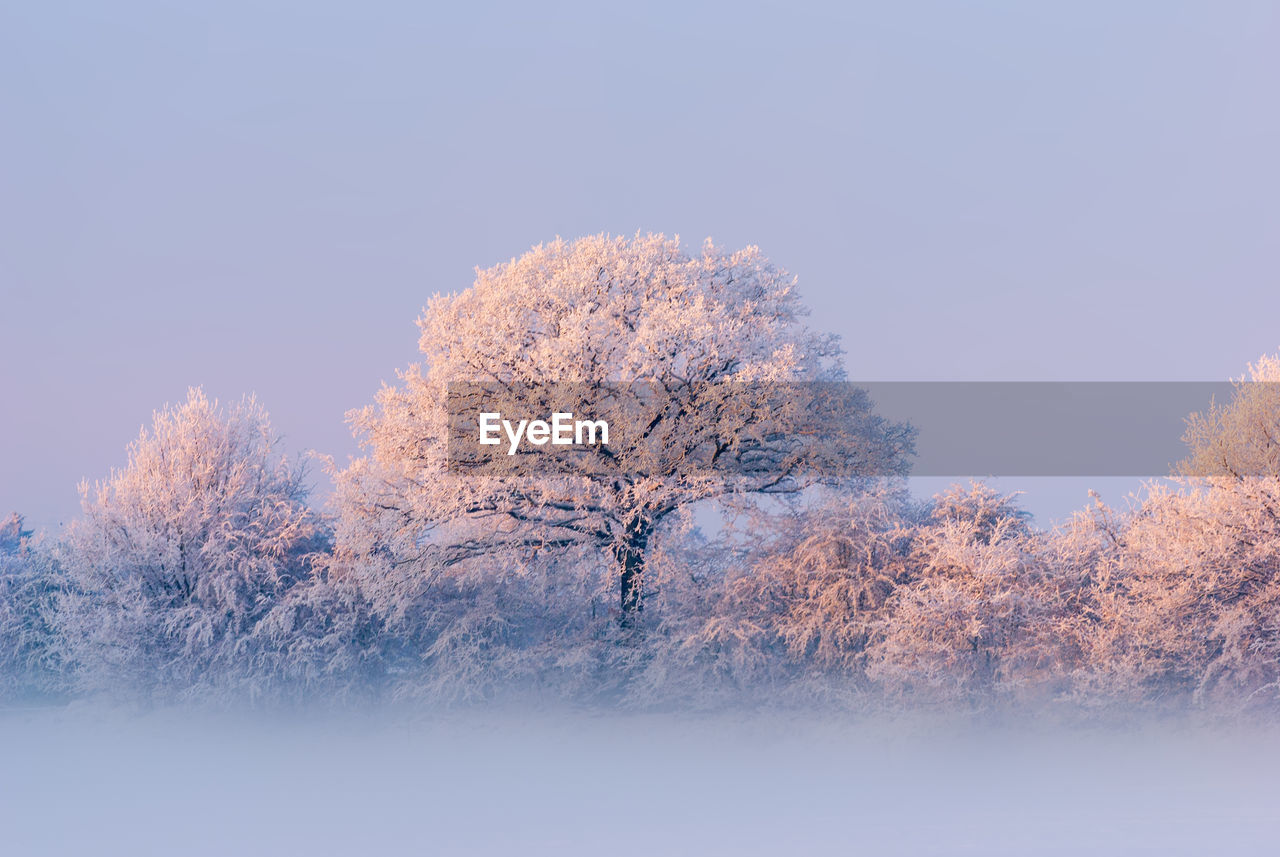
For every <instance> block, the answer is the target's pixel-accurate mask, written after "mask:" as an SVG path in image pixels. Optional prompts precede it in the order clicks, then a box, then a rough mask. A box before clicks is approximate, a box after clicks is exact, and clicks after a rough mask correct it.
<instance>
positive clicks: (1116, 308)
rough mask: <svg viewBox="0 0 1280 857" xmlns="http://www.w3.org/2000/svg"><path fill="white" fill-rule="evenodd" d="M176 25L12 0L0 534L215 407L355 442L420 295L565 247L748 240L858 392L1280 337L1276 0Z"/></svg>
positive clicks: (66, 501)
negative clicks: (151, 424) (177, 417)
mask: <svg viewBox="0 0 1280 857" xmlns="http://www.w3.org/2000/svg"><path fill="white" fill-rule="evenodd" d="M178 5H186V6H189V5H191V4H170V3H161V2H154V3H138V2H115V3H110V4H106V3H96V2H90V3H62V2H40V3H13V2H10V3H5V4H3V7H2V10H0V80H3V81H4V83H3V85H0V123H2V124H0V128H2V131H0V150H2V151H3V158H0V290H2V295H0V297H2V300H0V361H2V364H3V366H4V373H3V379H2V380H0V401H2V402H3V403H4V404H3V407H4V418H3V421H2V422H0V449H2V450H3V452H2V453H0V513H4V512H7V510H8V509H10V508H14V509H19V510H23V511H25V512H26V513H27V514H28V516H29V518H30V519H31V520H32V521H33V522H34V523H36V524H38V525H42V526H52V525H56V524H57V522H59V521H63V520H66V519H68V518H69V517H70V516H72V515H74V514H75V511H76V509H77V502H78V501H77V495H76V490H75V485H76V483H77V482H78V481H79V480H80V479H81V478H82V477H86V476H87V477H90V478H97V477H99V476H102V475H104V474H105V473H106V472H107V470H108V469H109V468H110V467H111V466H113V465H119V464H121V463H123V461H124V446H125V444H126V443H127V442H128V441H129V440H131V439H132V438H133V437H134V436H135V435H136V433H137V430H138V428H139V426H140V425H141V424H142V423H144V422H146V421H147V420H148V419H149V415H150V413H151V411H152V410H153V409H154V408H156V407H158V406H160V405H162V404H163V403H164V402H166V401H172V400H177V399H180V398H182V397H183V395H184V391H185V389H186V387H187V386H188V385H193V384H202V385H204V386H205V388H206V389H207V390H208V391H209V392H210V393H211V394H213V395H216V396H219V397H222V398H236V397H239V396H240V395H241V394H242V393H246V392H256V393H257V394H258V395H259V397H260V398H261V399H262V400H263V401H264V403H265V404H266V405H267V407H268V408H269V409H270V410H271V413H272V415H273V417H274V418H275V422H276V424H277V427H278V428H279V430H281V431H282V432H283V433H285V434H286V435H287V437H288V439H289V443H290V444H291V446H293V447H294V448H302V447H314V448H317V449H319V450H322V451H325V452H330V453H335V454H337V455H339V456H340V457H345V455H346V454H348V453H349V452H351V451H353V450H354V447H353V445H352V443H351V441H350V439H349V434H348V432H347V430H346V428H345V426H344V425H343V421H342V415H343V412H344V411H345V410H346V409H348V408H352V407H356V406H359V405H362V404H364V403H366V402H368V401H369V400H370V399H371V397H372V395H373V393H374V391H375V390H376V389H377V387H378V385H379V383H380V382H381V381H382V380H388V381H389V380H392V379H393V375H394V371H395V369H396V368H397V367H400V366H403V365H405V364H407V363H408V362H409V361H411V360H412V359H413V358H414V356H415V346H416V339H417V334H416V330H415V328H414V326H413V321H414V319H415V317H416V316H417V314H418V311H419V309H420V308H421V306H422V305H423V303H424V302H425V301H426V299H427V298H428V297H429V296H430V295H431V294H432V293H433V292H435V291H449V290H454V289H458V288H464V287H466V286H467V285H469V283H470V281H471V269H472V267H473V266H475V265H477V264H480V265H489V264H493V263H495V262H498V261H502V260H505V259H507V258H510V257H511V256H512V255H515V254H518V253H520V252H521V251H522V250H523V249H525V248H527V247H528V246H529V245H531V244H534V243H536V242H539V241H542V240H545V239H549V238H552V237H554V236H555V235H557V234H559V235H564V236H566V237H569V236H576V235H580V234H585V233H592V232H598V231H612V232H621V233H632V232H634V231H636V230H637V229H643V230H655V231H666V232H668V233H671V232H678V233H679V234H680V235H681V236H682V237H684V238H685V239H686V240H688V241H690V242H692V243H697V242H700V241H701V239H703V238H704V237H706V236H707V235H711V236H714V237H715V238H716V239H717V240H718V241H719V242H722V243H724V244H727V245H741V244H745V243H756V244H759V245H760V246H761V247H762V248H764V250H765V251H766V252H767V253H768V254H769V255H771V256H772V257H773V258H774V259H775V260H776V261H777V262H779V263H780V264H782V265H784V266H786V267H788V268H789V269H791V270H792V271H794V272H795V273H796V274H798V275H799V276H800V278H801V284H802V289H803V293H804V294H805V295H806V297H807V299H808V302H809V303H810V305H811V306H812V307H813V309H814V311H815V312H814V319H813V320H814V323H815V324H816V325H818V326H820V327H822V328H825V329H828V330H833V331H835V332H837V333H839V334H841V335H842V336H843V338H844V343H845V347H846V348H847V350H848V364H849V368H850V373H851V375H852V377H854V378H865V379H884V380H890V379H936V380H946V379H975V380H994V379H1022V380H1031V379H1055V380H1063V379H1082V380H1083V379H1133V380H1146V379H1153V380H1154V379H1160V380H1163V379H1168V380H1174V379H1180V380H1197V379H1220V378H1223V377H1226V376H1230V375H1235V374H1239V373H1240V372H1241V371H1243V369H1244V366H1245V364H1246V363H1247V362H1248V361H1249V360H1251V359H1254V358H1256V357H1257V356H1258V355H1259V354H1261V353H1263V352H1265V351H1274V350H1276V349H1277V347H1278V346H1280V282H1277V279H1278V278H1277V273H1278V272H1280V244H1278V243H1277V237H1278V236H1280V202H1278V200H1280V166H1278V165H1277V152H1280V118H1278V110H1277V105H1278V104H1280V98H1278V97H1277V95H1278V93H1277V88H1278V87H1277V82H1278V81H1280V51H1277V50H1276V49H1275V48H1276V45H1277V44H1280V6H1277V4H1275V3H1246V2H1226V3H1209V2H1202V3H1174V2H1148V3H1132V2H1129V3H1114V2H1111V3H1082V2H1072V3H1060V4H1056V5H1057V6H1058V10H1057V11H1050V10H1048V9H1047V8H1046V5H1047V4H1042V3H1014V2H1009V3H985V2H966V3H955V2H952V3H934V4H928V3H877V4H860V5H857V4H846V3H840V4H830V5H810V6H804V7H800V8H797V4H794V3H775V4H765V5H747V4H741V3H734V4H725V5H720V6H699V7H697V8H691V7H690V6H688V5H687V4H670V5H656V4H635V5H634V6H632V7H629V8H627V9H625V10H614V11H609V10H607V9H604V8H601V7H600V4H591V3H582V4H574V5H551V6H548V5H545V4H511V5H495V4H457V7H456V8H453V9H446V10H438V9H429V8H428V7H427V4H409V3H404V4H378V3H360V4H350V5H349V6H348V7H346V8H345V9H343V8H336V7H332V6H330V5H327V4H318V3H314V2H306V3H304V2H296V3H288V4H271V3H257V2H255V3H243V2H220V3H216V4H215V3H210V4H205V5H206V7H207V8H206V9H205V10H204V11H193V10H192V9H190V8H188V9H179V8H174V7H175V6H178ZM464 6H465V8H463V7H464ZM1011 487H1012V486H1011ZM1071 491H1072V492H1074V493H1072V495H1071V496H1072V497H1073V498H1074V497H1075V496H1076V495H1078V494H1082V492H1083V487H1082V486H1079V485H1077V486H1075V487H1073V488H1072V489H1071ZM1043 502H1044V503H1046V504H1047V505H1045V506H1043V508H1044V509H1046V510H1050V511H1056V509H1057V507H1053V506H1052V503H1050V502H1049V500H1044V501H1043ZM1072 502H1073V503H1074V500H1072ZM1030 505H1032V507H1033V508H1034V507H1035V502H1032V503H1030Z"/></svg>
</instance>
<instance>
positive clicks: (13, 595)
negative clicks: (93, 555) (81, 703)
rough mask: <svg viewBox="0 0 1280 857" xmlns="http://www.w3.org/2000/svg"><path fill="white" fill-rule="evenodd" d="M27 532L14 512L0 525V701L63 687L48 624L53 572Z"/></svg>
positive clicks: (54, 596)
mask: <svg viewBox="0 0 1280 857" xmlns="http://www.w3.org/2000/svg"><path fill="white" fill-rule="evenodd" d="M32 535H33V534H32V533H31V532H30V531H29V530H25V529H23V526H22V517H21V516H20V515H18V514H17V513H14V514H13V515H12V516H10V517H9V519H8V520H6V521H5V522H4V523H3V524H0V703H2V702H5V701H8V700H16V699H23V698H32V697H48V696H50V695H53V694H57V693H59V692H61V691H62V690H63V689H64V688H63V675H62V671H61V664H60V661H59V658H58V648H57V645H56V636H55V632H54V628H53V618H54V610H55V607H56V601H57V596H58V592H59V589H60V580H59V575H58V570H57V566H56V564H55V563H54V561H53V558H52V557H51V555H50V553H49V551H48V550H47V549H46V547H45V545H44V543H43V541H42V540H40V539H33V538H32Z"/></svg>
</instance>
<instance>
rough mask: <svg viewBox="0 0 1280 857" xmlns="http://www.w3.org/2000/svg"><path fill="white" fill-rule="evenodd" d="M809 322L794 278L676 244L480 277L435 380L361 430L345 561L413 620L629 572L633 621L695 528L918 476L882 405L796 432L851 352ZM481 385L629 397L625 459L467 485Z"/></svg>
mask: <svg viewBox="0 0 1280 857" xmlns="http://www.w3.org/2000/svg"><path fill="white" fill-rule="evenodd" d="M805 314H806V313H805V309H804V307H803V305H802V304H801V302H800V300H799V297H798V296H797V293H796V290H795V280H794V278H793V277H791V276H789V275H787V274H786V273H784V272H783V271H782V270H780V269H778V268H777V267H775V266H774V265H773V264H772V263H770V262H769V261H768V260H767V259H766V258H765V257H764V256H762V255H761V254H760V252H759V251H758V250H757V249H756V248H754V247H751V248H747V249H745V250H740V251H736V252H726V251H723V250H720V249H718V248H716V247H714V246H712V245H711V244H710V243H709V242H708V244H707V245H706V246H705V247H704V248H703V250H702V252H701V253H698V254H694V255H689V254H686V253H685V252H684V251H683V250H682V249H681V248H680V244H679V241H678V240H673V239H667V238H665V237H663V236H661V235H645V236H637V237H635V238H633V239H625V238H615V237H607V236H603V235H601V236H595V237H590V238H583V239H580V240H576V241H572V242H565V241H559V240H558V241H556V242H554V243H551V244H546V245H542V246H538V247H535V248H533V249H532V250H531V251H530V252H528V253H526V254H525V255H523V256H521V257H520V258H518V259H514V260H512V261H511V262H509V263H507V264H503V265H498V266H496V267H493V268H490V269H488V270H484V271H479V272H478V274H477V277H476V281H475V283H474V285H473V286H472V287H471V288H469V289H467V290H465V291H463V292H461V293H458V294H453V295H443V296H441V295H438V296H436V297H434V298H433V299H432V300H431V301H430V303H429V304H428V306H427V308H426V310H425V312H424V314H423V316H422V317H421V318H420V319H419V321H418V325H419V327H420V329H421V338H420V341H419V347H420V349H421V351H422V355H423V362H422V363H421V364H419V365H414V366H412V367H410V368H409V369H408V370H407V371H405V372H403V373H401V375H400V379H401V383H400V384H399V385H398V386H395V387H385V388H384V389H383V390H382V391H381V392H380V393H379V395H378V398H377V404H376V406H373V407H369V408H366V409H365V410H363V411H360V412H358V413H355V414H354V415H353V417H352V420H353V423H354V426H355V428H356V430H357V431H358V433H359V434H360V435H361V436H362V439H363V443H364V446H365V449H366V450H367V453H368V454H367V456H366V457H364V458H362V459H359V460H357V461H355V462H354V463H353V464H352V465H351V466H350V467H349V468H348V469H347V470H346V471H345V472H344V473H342V474H341V478H340V480H339V482H340V485H339V489H340V497H341V500H342V510H343V512H342V522H341V524H340V528H339V540H340V543H341V545H342V546H343V548H344V549H345V550H348V551H351V552H353V553H356V554H360V555H362V556H364V557H365V558H366V562H365V564H366V567H373V566H375V565H376V568H377V570H376V573H375V574H373V575H372V576H373V577H374V578H375V580H374V581H373V582H372V583H371V586H372V587H373V588H374V589H375V590H378V591H379V592H380V593H381V594H382V596H384V597H385V598H387V599H390V600H391V601H393V602H397V603H403V602H404V600H405V599H413V598H415V597H417V596H418V595H420V594H421V592H422V591H423V590H424V588H426V587H427V586H429V585H431V584H432V583H433V582H437V581H439V579H440V577H441V575H458V574H464V573H465V570H466V569H468V568H470V569H475V568H477V567H480V569H481V571H482V572H484V573H489V572H492V571H494V570H495V569H510V568H513V567H516V566H518V565H519V564H520V563H522V562H524V561H527V560H528V559H529V558H531V557H534V556H536V555H539V554H542V555H545V554H546V552H548V551H553V552H559V553H562V554H565V553H568V554H573V555H575V556H577V557H579V558H580V559H581V561H583V562H587V563H595V564H597V565H599V566H602V567H605V568H609V569H611V570H612V573H613V574H614V575H616V583H615V584H614V585H615V586H616V587H617V590H616V591H617V592H618V598H619V600H618V607H619V609H620V611H621V614H622V616H623V617H624V619H626V618H628V617H630V616H633V615H634V614H635V613H636V612H637V611H639V610H640V608H641V604H642V600H641V599H642V580H643V577H644V572H645V563H646V557H647V556H648V555H649V554H650V553H651V550H652V548H653V542H654V539H655V536H656V534H657V533H659V531H660V529H661V528H662V527H663V525H664V523H665V522H666V521H668V520H669V519H671V518H672V517H673V516H675V515H676V513H677V512H679V511H681V510H683V509H687V508H688V507H689V506H691V505H692V504H695V503H698V502H700V501H704V500H708V499H711V498H717V497H722V496H725V495H728V494H790V493H795V492H799V491H802V490H803V489H804V488H805V487H806V486H809V485H812V484H814V483H816V482H818V481H821V480H824V479H838V478H841V477H848V476H850V475H851V474H853V473H876V474H886V473H895V472H901V471H902V469H903V468H904V466H905V465H904V454H905V453H906V451H907V450H908V449H909V448H910V433H909V430H908V429H907V428H906V427H904V426H896V425H889V424H886V423H884V422H883V421H881V420H879V419H878V418H876V417H875V416H874V415H873V414H872V413H871V410H870V403H869V402H868V401H867V400H866V399H865V397H862V398H858V397H856V396H855V397H853V399H852V400H849V401H845V402H844V403H843V411H842V412H841V413H842V416H843V417H845V418H847V422H843V423H841V424H840V425H838V426H835V427H832V430H831V431H829V432H825V433H822V434H816V435H815V434H808V435H806V434H802V433H800V432H788V431H786V427H787V426H788V424H789V421H791V420H797V419H798V418H799V417H802V416H804V415H807V414H811V413H812V412H813V411H814V407H813V405H814V402H813V400H812V398H811V396H812V395H813V392H812V391H815V390H817V389H819V386H818V385H817V384H814V385H813V386H809V387H806V386H802V385H804V384H808V383H810V382H827V381H838V380H840V379H841V378H842V377H843V376H842V371H841V368H840V363H839V350H838V347H837V344H836V342H835V340H834V339H833V338H832V337H830V336H823V335H819V334H816V333H814V332H813V331H811V330H809V329H808V328H807V327H806V326H805V325H804V323H803V318H804V316H805ZM464 383H470V384H476V385H487V389H493V390H497V391H498V392H500V393H501V395H502V396H504V397H506V400H507V401H509V402H515V403H517V404H518V405H519V406H523V407H533V406H536V405H537V404H539V403H541V404H543V405H549V406H553V407H554V406H557V405H559V406H560V407H563V408H564V410H571V409H572V406H570V407H565V404H571V403H564V402H563V401H556V397H557V395H563V396H568V397H570V398H572V399H573V401H574V402H576V403H581V404H582V405H583V406H586V407H602V406H604V404H605V403H608V402H614V403H616V402H618V401H619V400H622V399H625V400H627V402H628V405H627V406H626V407H621V408H618V409H617V410H616V411H615V412H614V413H615V416H616V417H617V419H619V420H620V421H621V422H622V424H621V425H613V424H611V426H610V429H611V432H613V433H614V434H615V436H617V437H620V438H623V439H625V442H624V443H622V444H620V445H619V444H615V445H612V446H610V447H609V448H608V449H605V448H603V447H598V448H597V449H596V450H595V452H594V453H593V454H592V455H591V456H590V458H589V466H584V467H581V468H567V469H566V468H562V467H556V466H548V467H546V468H545V469H543V470H537V469H536V468H532V469H531V468H530V467H529V466H528V462H527V461H526V460H524V459H523V457H521V456H514V457H512V458H511V461H510V469H504V468H505V467H506V466H507V465H506V463H505V457H504V456H496V457H495V460H494V461H492V462H490V463H489V466H487V467H485V468H477V469H465V468H459V467H456V466H454V467H451V466H450V446H449V428H450V421H451V418H453V417H454V416H455V415H456V411H453V410H451V408H453V407H456V403H455V402H453V401H451V398H450V392H451V390H456V389H457V387H458V385H460V384H464ZM782 390H786V391H787V392H786V393H785V394H782V393H781V392H780V391H782ZM565 391H570V392H565ZM637 391H643V392H637ZM794 424H798V422H796V423H794ZM575 552H576V553H575Z"/></svg>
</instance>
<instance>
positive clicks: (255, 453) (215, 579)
mask: <svg viewBox="0 0 1280 857" xmlns="http://www.w3.org/2000/svg"><path fill="white" fill-rule="evenodd" d="M81 490H82V494H83V508H84V514H83V517H82V518H81V519H80V520H78V521H76V522H74V523H73V524H72V525H71V526H70V527H69V529H68V531H67V533H66V538H65V544H64V547H63V550H62V556H63V561H64V564H65V570H66V573H67V591H66V592H65V593H64V595H63V597H62V601H61V609H60V611H59V620H58V626H59V630H60V632H61V635H62V638H63V642H64V645H65V651H66V654H67V656H68V658H69V659H70V660H71V661H72V662H73V663H74V664H75V667H76V676H77V679H78V682H79V684H80V686H81V687H83V688H84V689H86V690H89V691H110V692H114V693H123V694H129V695H135V696H141V697H144V698H147V697H151V698H170V697H190V696H200V695H206V694H209V693H211V692H214V691H215V690H230V691H233V692H235V693H240V694H246V695H248V696H253V695H255V694H260V693H264V692H266V691H267V690H268V689H269V685H270V682H271V680H272V678H273V677H274V676H275V675H276V674H277V672H278V670H277V667H276V666H275V664H274V663H273V664H272V665H271V666H269V667H268V668H265V669H264V668H262V667H263V666H264V658H265V660H266V661H274V659H275V657H276V655H275V654H272V655H271V656H270V657H266V656H265V655H264V653H263V651H262V647H263V646H265V645H267V638H266V636H265V635H264V634H263V633H261V632H260V629H259V626H260V624H261V623H262V622H263V620H264V619H265V618H266V617H267V616H268V615H269V614H270V613H271V611H272V610H273V609H274V608H276V607H277V606H278V605H279V604H280V603H281V600H282V599H283V598H284V596H285V595H286V594H287V593H288V592H289V590H290V589H292V588H293V587H295V586H297V585H298V584H299V583H300V582H303V581H306V580H307V579H308V578H310V577H311V575H312V567H313V562H314V561H315V559H316V556H317V554H318V553H319V552H321V551H323V550H324V548H325V546H326V538H327V534H326V530H325V527H324V525H323V523H322V521H321V520H320V519H319V518H318V517H317V515H316V514H315V513H314V512H312V511H311V509H310V508H308V506H307V504H306V493H307V492H306V486H305V482H304V469H303V467H302V465H301V464H299V463H296V462H293V461H290V460H289V459H288V458H287V457H285V456H284V455H283V454H282V453H280V451H279V450H278V440H277V438H276V437H275V436H274V435H273V434H272V431H271V426H270V423H269V421H268V418H267V415H266V412H265V411H263V409H262V408H261V407H260V406H259V405H258V404H257V403H256V402H254V401H253V400H252V399H249V400H246V401H243V402H241V403H239V404H236V405H232V406H230V407H226V408H222V407H219V406H218V405H217V403H216V402H211V401H210V400H209V399H207V398H206V397H205V396H204V394H203V393H202V392H201V391H199V390H192V391H191V392H190V394H189V395H188V398H187V401H186V402H184V403H183V404H181V405H178V406H176V407H168V408H166V409H164V410H163V411H160V412H158V413H157V414H156V415H155V419H154V423H153V426H152V428H151V430H150V431H149V432H148V431H146V430H145V429H144V430H143V432H142V433H141V435H140V436H139V438H138V439H137V440H136V441H134V443H133V444H132V445H131V446H130V447H129V459H128V464H127V465H126V466H125V467H124V468H123V469H121V470H118V471H113V472H112V474H111V475H110V476H109V477H108V478H107V479H106V480H104V481H102V482H100V483H98V484H97V485H95V486H94V487H92V488H90V487H89V486H88V485H87V484H86V485H83V486H82V489H81Z"/></svg>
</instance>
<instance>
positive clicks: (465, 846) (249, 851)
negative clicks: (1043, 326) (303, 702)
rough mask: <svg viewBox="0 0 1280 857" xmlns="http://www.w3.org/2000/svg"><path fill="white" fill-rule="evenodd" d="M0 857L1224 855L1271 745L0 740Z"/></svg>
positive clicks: (1160, 735) (1238, 837) (691, 739)
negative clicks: (61, 856) (50, 856)
mask: <svg viewBox="0 0 1280 857" xmlns="http://www.w3.org/2000/svg"><path fill="white" fill-rule="evenodd" d="M0 759H3V764H0V831H3V833H2V834H0V835H2V836H3V840H4V842H3V847H0V852H2V853H4V854H9V855H44V854H68V855H70V854H75V855H115V854H120V855H133V856H134V857H139V856H140V855H259V854H261V855H344V857H347V855H372V854H377V855H395V854H414V855H434V854H442V855H452V854H458V855H489V854H494V855H538V854H548V855H551V854H554V855H573V854H593V855H594V854H608V855H633V854H634V855H681V854H689V855H719V854H723V855H735V857H742V855H754V854H762V855H763V854H770V855H775V854H776V855H820V854H832V855H837V854H838V855H850V854H867V855H933V854H936V855H968V854H973V855H1001V854H1009V855H1033V854H1051V855H1056V854H1062V855H1109V854H1117V855H1119V854H1125V855H1134V854H1152V855H1176V854H1187V855H1234V854H1248V855H1252V854H1258V855H1263V854H1274V853H1276V847H1277V843H1278V842H1280V811H1278V810H1277V807H1280V764H1277V763H1278V762H1280V730H1264V731H1259V730H1257V729H1256V728H1255V729H1247V730H1246V729H1231V728H1224V727H1221V726H1219V727H1215V728H1214V729H1212V730H1208V729H1205V728H1201V727H1189V726H1171V725H1162V726H1158V727H1156V726H1146V727H1125V728H1116V727H1107V728H1096V729H1084V728H1079V727H1076V728H1072V729H1064V728H1055V729H1040V730H1037V729H1035V728H1016V727H1010V726H1008V725H1005V726H1002V727H1000V728H989V729H985V730H982V729H975V728H972V727H957V726H954V725H952V726H939V725H937V724H934V725H932V726H930V725H927V724H922V723H902V722H898V723H892V724H887V723H879V724H874V725H869V724H866V723H863V724H852V723H836V722H833V721H830V720H828V721H821V722H818V721H815V722H809V723H797V722H794V721H789V720H786V719H784V718H781V717H776V716H773V717H745V716H744V717H727V716H716V717H702V718H695V717H665V716H653V717H642V716H628V717H585V716H581V715H565V716H555V715H552V714H549V713H541V714H538V715H536V716H533V717H517V716H511V717H499V716H496V715H491V714H487V715H471V716H465V717H464V716H457V717H454V718H451V719H448V720H440V719H433V720H428V719H423V718H408V717H399V718H376V719H375V718H371V717H366V718H348V719H344V720H341V721H339V720H336V719H320V718H306V719H302V720H295V721H286V720H284V719H264V718H256V719H244V718H236V717H229V716H222V717H208V716H196V715H191V714H187V713H175V712H167V713H163V714H150V715H145V716H126V715H121V714H115V713H112V714H107V713H103V712H100V711H96V710H94V709H90V708H79V709H73V710H40V711H10V712H6V713H4V714H3V716H0Z"/></svg>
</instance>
